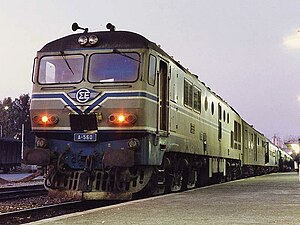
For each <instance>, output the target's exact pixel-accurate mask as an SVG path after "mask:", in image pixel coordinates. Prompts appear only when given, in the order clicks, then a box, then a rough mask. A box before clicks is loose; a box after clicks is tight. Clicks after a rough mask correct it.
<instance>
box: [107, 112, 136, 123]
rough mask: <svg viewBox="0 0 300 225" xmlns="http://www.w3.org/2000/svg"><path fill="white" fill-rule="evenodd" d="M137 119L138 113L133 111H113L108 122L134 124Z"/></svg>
mask: <svg viewBox="0 0 300 225" xmlns="http://www.w3.org/2000/svg"><path fill="white" fill-rule="evenodd" d="M136 120H137V117H136V115H134V114H132V113H130V114H126V113H113V114H111V115H110V116H109V117H108V122H109V123H112V124H115V125H132V124H134V123H135V122H136Z"/></svg>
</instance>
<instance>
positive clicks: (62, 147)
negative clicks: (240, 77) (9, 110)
mask: <svg viewBox="0 0 300 225" xmlns="http://www.w3.org/2000/svg"><path fill="white" fill-rule="evenodd" d="M73 28H74V30H76V29H83V28H80V27H79V26H78V25H77V24H74V25H73ZM108 28H109V29H110V31H100V32H91V33H90V32H88V31H87V29H83V30H84V33H77V34H73V35H69V36H66V37H63V38H60V39H58V40H55V41H53V42H50V43H48V44H46V45H45V46H44V47H43V48H42V49H41V50H40V51H39V52H38V53H37V57H36V59H35V65H34V73H33V79H32V80H33V91H32V102H31V109H30V113H31V118H32V121H31V124H32V130H33V132H34V133H35V135H36V137H37V138H36V146H35V148H34V149H29V150H28V151H27V152H25V154H24V159H25V161H27V163H28V164H36V165H39V166H42V168H46V169H45V186H46V188H47V189H48V190H49V192H50V193H53V194H56V195H57V194H64V195H69V196H73V197H75V198H83V199H130V198H131V197H132V195H133V194H153V193H163V192H171V191H178V190H184V189H187V188H191V187H194V186H200V185H204V184H207V183H209V182H216V181H222V180H231V179H235V178H237V177H240V176H241V175H242V173H243V169H242V167H243V165H253V164H254V165H262V164H264V165H265V163H266V160H267V158H266V156H265V155H266V153H267V149H266V143H267V141H266V140H265V138H264V137H263V135H262V134H259V133H258V132H256V131H254V130H253V129H250V126H248V125H247V124H246V123H244V122H243V120H242V118H241V117H240V115H239V114H238V113H237V112H236V111H235V110H234V109H233V108H232V107H231V106H230V105H229V104H228V103H227V102H225V101H224V100H223V99H222V98H221V97H219V96H218V95H217V94H215V93H214V92H212V91H211V90H210V89H209V88H208V87H206V86H205V84H204V83H202V82H200V81H199V80H198V78H197V76H196V75H194V74H191V73H190V72H189V71H188V70H187V69H185V68H184V67H183V66H182V65H181V64H179V63H178V62H177V61H175V60H174V59H173V58H172V57H170V56H169V55H168V54H167V53H166V52H164V51H163V50H162V49H161V48H160V47H159V46H157V45H156V44H155V43H153V42H151V41H149V40H147V39H146V38H145V37H143V36H141V35H139V34H136V33H132V32H127V31H115V29H114V26H113V25H111V24H108ZM243 126H244V127H248V130H249V134H248V137H251V134H254V135H257V138H259V144H258V139H256V143H257V146H259V147H258V148H257V149H256V150H255V149H254V148H252V147H253V141H252V142H249V143H252V145H248V146H252V147H251V151H252V153H247V151H248V150H249V151H250V149H249V148H246V149H245V148H244V147H245V146H247V145H246V144H244V143H243V141H244V142H245V141H246V140H245V139H244V138H243V134H245V133H244V129H243ZM251 132H252V133H251ZM249 135H250V136H249ZM245 151H246V152H245ZM253 151H254V152H253ZM243 160H245V162H243ZM269 161H270V160H269Z"/></svg>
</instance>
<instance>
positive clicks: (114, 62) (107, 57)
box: [89, 53, 139, 82]
mask: <svg viewBox="0 0 300 225" xmlns="http://www.w3.org/2000/svg"><path fill="white" fill-rule="evenodd" d="M138 70H139V55H138V54H137V53H122V54H120V53H109V54H93V55H92V56H91V58H90V68H89V81H91V82H133V81H135V80H136V79H137V77H138Z"/></svg>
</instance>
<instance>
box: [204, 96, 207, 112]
mask: <svg viewBox="0 0 300 225" xmlns="http://www.w3.org/2000/svg"><path fill="white" fill-rule="evenodd" d="M204 108H205V111H207V109H208V100H207V96H205V101H204Z"/></svg>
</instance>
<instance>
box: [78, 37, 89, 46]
mask: <svg viewBox="0 0 300 225" xmlns="http://www.w3.org/2000/svg"><path fill="white" fill-rule="evenodd" d="M88 41H89V40H88V38H87V37H86V36H84V35H81V36H80V37H79V38H78V43H79V44H80V45H86V44H87V43H88Z"/></svg>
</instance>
